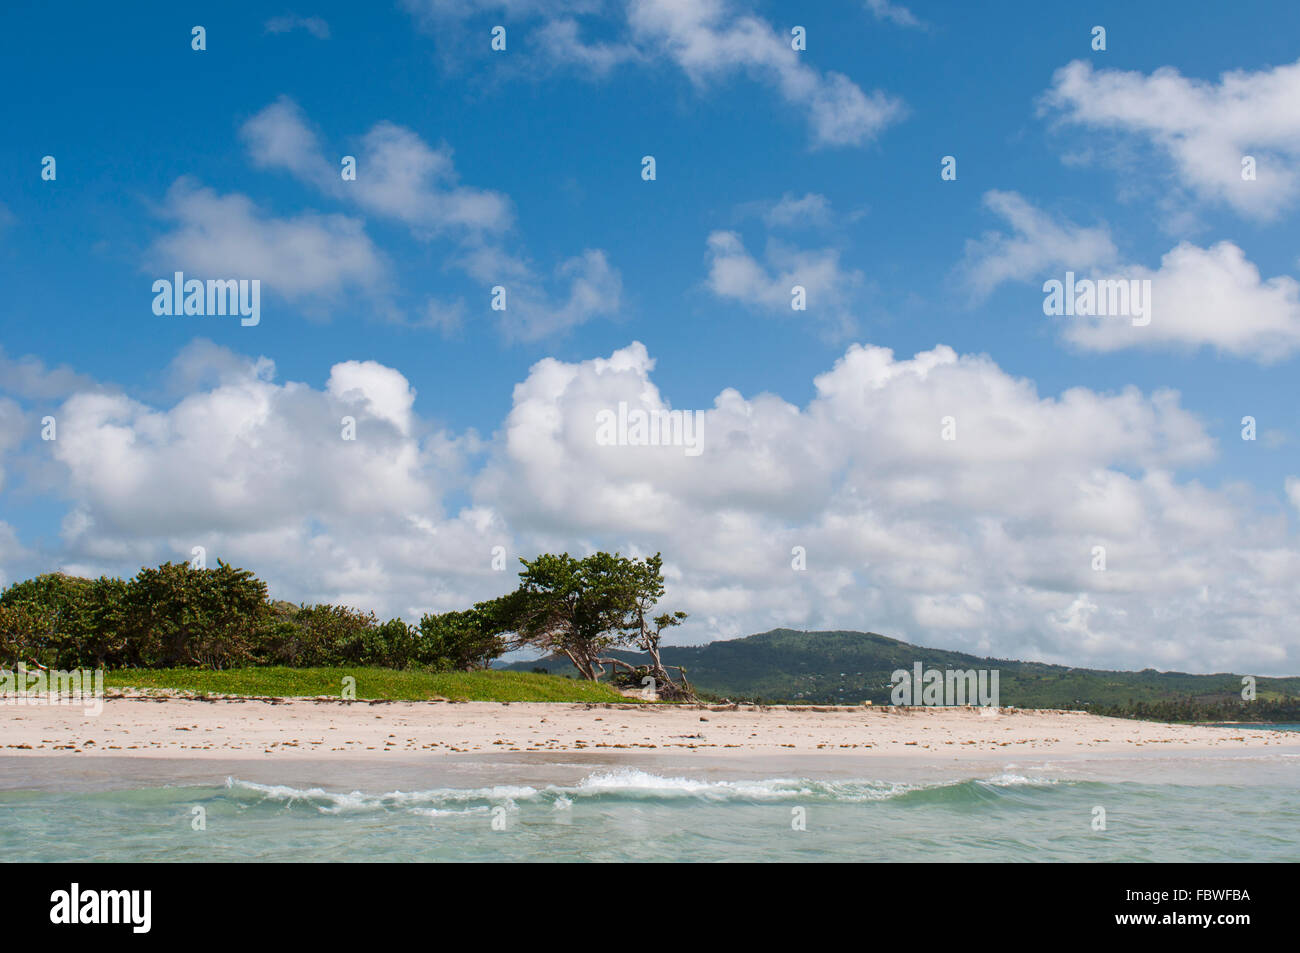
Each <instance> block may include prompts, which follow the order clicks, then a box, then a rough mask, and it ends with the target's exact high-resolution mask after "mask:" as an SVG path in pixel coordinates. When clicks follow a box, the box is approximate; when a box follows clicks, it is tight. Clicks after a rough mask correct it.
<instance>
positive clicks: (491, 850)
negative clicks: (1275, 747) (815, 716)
mask: <svg viewBox="0 0 1300 953" xmlns="http://www.w3.org/2000/svg"><path fill="white" fill-rule="evenodd" d="M1267 727H1272V728H1283V729H1285V730H1290V731H1300V725H1270V726H1267ZM707 757H708V756H707V755H700V756H699V758H695V757H690V756H687V755H671V756H669V755H663V756H657V757H656V756H651V755H646V756H637V755H629V756H626V757H611V756H610V755H608V754H603V755H602V754H594V753H588V752H572V753H563V754H561V753H545V754H537V755H531V754H522V753H521V754H512V755H483V756H478V755H467V756H464V757H462V758H450V757H446V756H442V757H439V758H430V759H428V760H423V761H405V760H403V761H392V762H388V761H385V762H381V763H374V761H375V759H369V760H361V759H356V760H342V759H335V760H330V761H324V760H296V759H283V760H270V759H268V760H266V761H256V760H241V761H236V760H230V761H223V760H217V759H213V760H207V759H170V758H162V757H159V758H116V757H106V756H92V757H87V758H82V757H80V756H67V757H59V756H53V757H45V756H13V755H10V756H0V861H5V862H12V861H49V862H60V861H78V862H86V861H91V862H93V861H169V862H175V861H180V862H186V861H201V862H211V861H215V862H221V861H266V862H333V863H339V862H342V863H347V862H359V861H399V862H421V861H442V862H456V861H461V862H465V861H471V862H472V861H482V862H502V861H504V862H531V861H574V862H593V861H595V862H614V861H651V862H654V861H674V862H681V861H685V862H755V861H756V862H888V863H906V862H910V861H950V862H966V861H1008V862H1036V861H1084V862H1088V861H1099V862H1105V861H1139V862H1147V861H1155V862H1165V861H1195V862H1212V861H1228V862H1232V861H1242V862H1288V861H1289V862H1295V861H1300V755H1297V754H1294V753H1284V752H1281V751H1279V752H1265V751H1260V750H1259V749H1255V750H1253V751H1251V752H1248V753H1233V754H1223V755H1219V754H1217V753H1215V754H1213V755H1205V754H1195V755H1193V754H1185V755H1177V754H1170V755H1147V754H1142V755H1137V754H1136V753H1134V754H1128V753H1126V754H1124V755H1117V756H1109V757H1096V756H1092V757H1079V758H1067V759H1060V760H1050V761H1046V760H1045V761H1033V760H1017V761H999V760H996V759H994V758H991V757H989V758H984V759H980V758H967V759H960V760H957V761H954V762H952V763H948V764H943V763H937V762H928V761H926V760H925V759H920V758H906V759H904V758H894V759H890V758H885V757H869V756H856V755H849V754H845V755H839V754H832V755H825V756H823V755H821V754H818V755H800V756H790V757H775V756H749V755H743V754H742V755H735V756H732V757H726V758H715V759H711V760H700V758H707Z"/></svg>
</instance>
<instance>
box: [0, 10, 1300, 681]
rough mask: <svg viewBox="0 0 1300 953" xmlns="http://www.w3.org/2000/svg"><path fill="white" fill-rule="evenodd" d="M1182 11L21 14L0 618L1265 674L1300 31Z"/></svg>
mask: <svg viewBox="0 0 1300 953" xmlns="http://www.w3.org/2000/svg"><path fill="white" fill-rule="evenodd" d="M1135 7H1136V9H1135ZM1173 10H1174V8H1173V7H1170V6H1166V5H1163V4H1143V5H1134V4H1130V3H1106V2H1099V3H1077V4H1070V5H1068V6H1067V5H1060V6H1059V7H1058V6H1056V5H1043V4H1041V3H1031V2H1004V3H998V4H988V5H985V4H969V3H957V2H953V3H946V2H945V3H938V2H936V3H927V4H922V3H920V2H913V3H910V4H908V5H903V4H900V3H895V2H893V0H850V2H843V3H840V2H827V3H818V4H793V3H773V2H766V3H755V2H745V0H730V2H724V0H692V2H688V0H629V2H615V0H551V2H541V0H505V2H482V0H399V2H396V3H392V4H385V3H382V2H381V3H376V4H371V5H361V4H350V3H348V4H344V3H330V2H318V3H313V4H310V5H308V4H302V5H299V6H295V7H287V8H285V9H282V10H281V9H279V8H274V9H268V8H267V7H266V6H265V5H260V4H259V5H254V4H243V3H229V4H221V5H210V6H209V5H190V4H165V3H139V4H130V5H127V6H125V7H119V8H114V9H112V10H108V9H105V8H103V7H102V6H97V5H89V4H86V5H75V4H74V5H72V6H71V7H59V8H57V9H56V8H51V7H49V6H48V5H34V4H33V5H26V6H24V7H21V8H18V9H11V10H6V12H5V13H4V15H3V16H4V21H5V27H6V29H4V30H3V31H0V77H3V79H4V81H5V87H6V89H8V90H9V91H10V94H9V96H8V97H7V101H6V105H5V123H6V127H7V128H6V135H5V136H4V137H3V139H0V287H2V288H3V290H4V294H3V296H2V297H0V585H7V584H10V583H12V582H14V581H16V580H19V579H23V578H27V577H29V576H32V575H35V574H37V573H40V572H48V571H53V570H56V569H57V570H62V571H65V572H71V573H78V574H83V575H99V574H104V573H106V574H110V575H131V574H133V573H134V572H136V571H137V570H138V569H139V568H140V567H141V566H142V565H157V564H159V563H161V562H164V561H167V560H174V561H178V560H189V559H191V558H192V556H193V553H194V550H195V547H201V548H202V551H203V553H204V555H205V557H206V559H207V560H208V561H209V562H211V563H215V561H216V560H217V559H222V560H225V561H227V562H231V563H234V564H236V565H240V566H245V567H247V568H251V569H253V570H255V571H256V572H257V573H258V574H259V575H260V576H261V577H262V578H264V579H266V580H267V582H268V584H269V585H270V588H271V593H272V596H273V597H274V598H278V599H288V600H290V601H293V602H308V603H310V602H317V601H333V602H344V603H347V604H351V605H355V606H358V607H362V608H365V609H373V610H375V611H376V612H377V613H379V614H380V615H381V616H402V617H404V618H407V619H410V620H413V621H414V620H416V619H418V618H419V616H420V615H421V614H422V613H425V612H430V611H445V610H449V609H456V608H464V607H466V606H468V605H470V604H471V603H472V602H474V601H476V600H479V599H483V598H487V597H491V596H495V595H499V594H501V593H503V592H506V591H508V590H509V589H511V588H513V584H514V572H515V571H516V569H517V560H518V558H519V557H521V556H524V557H531V556H533V555H535V554H537V553H539V552H559V551H568V552H571V553H573V554H575V555H579V554H586V553H589V552H593V551H596V550H601V549H603V550H608V551H618V552H621V553H623V554H625V555H634V556H641V555H648V554H653V553H655V552H662V553H663V555H664V559H665V567H666V570H665V571H666V577H667V582H668V592H667V596H666V598H665V601H664V602H663V603H662V605H663V606H664V607H665V608H666V609H682V610H685V611H687V612H689V613H690V618H689V620H688V622H687V623H686V624H685V625H684V626H682V627H681V628H680V629H679V630H676V631H675V632H674V639H673V640H674V641H677V642H682V643H691V644H697V643H702V642H708V641H713V640H716V639H728V638H736V637H740V636H744V635H748V634H751V633H754V632H759V631H764V630H767V629H770V628H774V627H791V628H798V629H836V628H839V629H856V630H869V631H875V632H880V633H882V634H885V635H889V636H892V637H895V638H900V639H905V640H907V641H911V642H914V643H918V644H922V645H930V646H936V647H943V648H952V649H959V650H965V651H970V652H975V653H977V654H981V655H993V656H998V657H1007V658H1021V659H1033V660H1041V661H1048V662H1057V663H1063V664H1070V665H1080V666H1090V667H1107V668H1146V667H1153V668H1158V669H1178V670H1183V671H1195V672H1215V671H1227V670H1233V671H1244V672H1252V673H1255V674H1260V675H1275V674H1295V673H1297V672H1300V625H1298V624H1297V623H1296V620H1297V619H1300V584H1298V582H1300V535H1298V533H1297V524H1298V523H1300V423H1298V421H1297V407H1298V406H1300V401H1298V400H1297V397H1298V396H1300V384H1298V383H1297V373H1296V372H1297V366H1298V362H1300V284H1297V275H1300V241H1298V240H1297V239H1300V227H1298V225H1297V211H1298V210H1300V48H1298V47H1300V43H1298V42H1297V41H1298V40H1300V7H1297V6H1296V5H1295V4H1293V3H1288V2H1281V0H1279V2H1263V0H1242V2H1238V3H1234V4H1230V5H1225V4H1217V3H1209V2H1188V3H1183V4H1179V5H1178V6H1177V14H1176V16H1175V15H1174V14H1173ZM498 28H500V29H498ZM348 158H350V159H351V160H352V165H351V168H352V169H353V170H354V171H355V175H354V176H353V175H350V174H349V172H348V170H349V163H348ZM649 159H652V160H653V163H652V165H653V174H651V163H650V162H649V161H647V160H649ZM177 271H179V272H182V273H183V275H184V276H185V278H187V279H195V278H196V279H199V280H200V281H207V280H222V281H224V280H234V281H239V280H244V281H246V282H252V281H254V280H255V281H257V282H258V283H259V284H258V288H259V295H260V297H259V299H258V301H259V304H258V310H257V313H256V320H255V322H254V321H253V320H252V319H251V318H250V319H249V320H247V321H245V320H241V318H240V316H238V315H235V316H232V315H229V314H208V313H201V314H171V313H162V314H159V313H156V312H157V311H158V310H159V306H158V305H157V304H156V299H157V298H158V297H159V295H158V294H157V293H156V291H155V282H158V281H160V280H167V281H170V280H172V278H173V276H174V274H175V273H176V272H177ZM1067 275H1072V276H1073V280H1074V281H1076V282H1078V281H1083V282H1088V281H1099V282H1114V283H1119V282H1122V283H1123V286H1122V288H1123V290H1124V291H1125V292H1129V293H1130V294H1131V297H1130V298H1129V300H1128V302H1127V303H1126V304H1124V305H1123V307H1119V308H1118V312H1119V313H1114V312H1115V311H1116V308H1112V309H1111V313H1100V314H1099V313H1087V306H1086V303H1083V304H1080V303H1079V302H1077V301H1072V303H1073V304H1080V307H1077V308H1071V309H1068V312H1069V313H1062V314H1048V313H1046V311H1047V310H1050V309H1049V308H1047V307H1046V299H1047V298H1048V297H1049V289H1050V287H1051V286H1050V284H1049V283H1050V282H1052V281H1058V282H1061V284H1062V286H1064V285H1065V283H1066V282H1067V280H1070V279H1068V278H1067ZM249 287H251V285H250V286H249ZM1115 287H1118V285H1117V284H1116V285H1112V286H1111V288H1112V291H1113V290H1114V288H1115ZM799 289H801V291H800V290H799ZM162 297H164V298H166V297H168V296H167V295H162ZM1103 297H1104V296H1103ZM800 299H801V301H800ZM1118 300H1119V299H1116V301H1118ZM798 303H802V305H803V307H802V308H798V307H796V304H798ZM494 304H495V305H496V307H494ZM502 305H504V307H501V306H502ZM164 310H166V309H164ZM1094 310H1096V309H1094ZM1102 310H1104V309H1102ZM620 405H622V406H623V414H622V416H621V417H620V415H619V408H620ZM669 410H672V411H682V412H685V413H686V414H687V416H686V417H685V418H684V419H685V420H688V421H693V422H695V425H696V428H697V429H696V430H695V431H694V432H693V437H694V438H697V439H696V441H695V443H694V445H687V442H686V440H685V437H683V432H682V431H677V432H675V433H673V434H669V435H668V437H669V438H670V439H666V440H665V441H664V442H665V443H666V444H667V445H659V446H647V445H641V444H643V443H644V441H642V440H641V436H642V433H641V432H640V431H638V430H637V429H636V427H635V422H634V418H635V414H636V412H637V411H642V412H646V413H649V412H651V411H654V412H660V411H664V412H666V411H669ZM629 413H631V414H632V416H629ZM602 415H603V416H602ZM1246 418H1249V421H1248V420H1247V419H1246ZM602 419H604V420H606V421H608V420H610V419H613V420H614V421H615V427H616V430H615V431H613V432H612V433H613V436H612V437H611V436H610V433H611V432H606V431H604V430H602V428H601V427H600V426H599V421H601V420H602ZM349 421H350V422H351V423H350V424H349V423H348V422H349ZM629 421H630V422H631V423H628V426H627V427H625V428H624V429H622V430H617V427H618V426H621V423H622V422H629ZM686 435H687V436H691V435H692V433H691V432H690V431H687V432H686ZM679 438H680V439H679Z"/></svg>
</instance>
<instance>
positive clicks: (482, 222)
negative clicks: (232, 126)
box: [240, 96, 513, 237]
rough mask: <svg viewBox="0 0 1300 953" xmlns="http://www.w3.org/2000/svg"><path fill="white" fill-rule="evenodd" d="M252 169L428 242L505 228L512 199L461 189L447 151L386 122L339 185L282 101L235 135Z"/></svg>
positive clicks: (309, 133) (304, 125)
mask: <svg viewBox="0 0 1300 953" xmlns="http://www.w3.org/2000/svg"><path fill="white" fill-rule="evenodd" d="M240 135H241V136H242V138H243V139H244V142H245V144H246V145H247V146H248V150H249V154H250V156H251V157H252V159H253V162H254V164H255V165H257V166H260V167H262V168H280V169H284V170H286V171H288V172H290V173H291V174H293V175H294V176H296V177H297V178H299V179H301V180H303V181H305V182H307V183H309V184H310V185H312V186H314V187H315V188H317V189H320V190H321V191H322V192H324V193H326V194H327V195H330V196H332V197H334V198H337V199H343V200H348V201H352V202H355V203H356V204H357V205H358V206H360V207H361V208H363V209H364V210H366V211H367V212H370V213H372V214H374V215H379V216H381V217H384V218H388V219H394V220H396V221H399V222H402V223H404V224H406V225H408V226H410V227H411V228H412V229H415V230H417V231H418V232H420V233H421V234H422V235H423V236H425V237H431V236H433V235H438V234H441V233H443V232H447V231H452V232H456V233H457V234H462V235H463V234H468V235H471V236H481V235H483V234H486V233H496V232H501V231H503V230H505V229H507V228H509V227H510V225H511V222H512V217H513V212H512V209H511V206H510V202H509V200H508V199H507V198H506V197H505V196H503V195H501V194H500V193H498V192H493V191H491V190H487V189H478V188H474V187H471V186H466V185H461V184H460V182H459V174H458V173H457V171H456V166H455V163H454V162H453V160H452V153H451V149H450V148H449V147H447V146H445V145H444V146H441V147H440V148H437V149H434V148H432V147H431V146H429V145H428V144H427V143H426V142H425V141H424V140H423V139H421V138H420V137H419V136H418V135H416V134H415V133H414V132H412V131H411V130H409V129H406V128H404V127H402V126H398V125H396V124H394V123H391V122H380V123H377V124H376V125H375V126H374V127H373V128H371V130H370V131H369V132H368V133H366V135H365V137H364V138H363V140H362V143H361V145H362V148H361V149H360V150H359V152H358V154H357V157H356V158H357V177H356V179H355V180H354V181H344V180H343V178H342V175H341V174H340V173H341V166H340V165H339V164H338V163H337V162H333V161H331V160H329V159H327V158H326V157H325V154H324V152H323V150H322V149H321V147H320V144H319V142H318V140H317V137H316V133H315V132H314V131H313V130H312V128H311V126H310V125H309V123H308V121H307V117H306V116H305V115H304V114H303V112H302V110H301V109H300V108H299V106H298V105H297V103H295V102H294V101H293V100H291V99H289V98H287V97H284V96H282V97H280V98H279V99H278V100H276V101H275V102H274V103H272V104H271V105H269V106H267V107H266V108H265V109H263V110H262V111H261V112H259V113H257V114H256V115H255V116H253V117H252V118H251V119H249V120H248V122H246V123H245V124H244V126H243V128H242V129H241V130H240Z"/></svg>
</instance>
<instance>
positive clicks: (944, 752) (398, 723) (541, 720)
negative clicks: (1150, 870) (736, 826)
mask: <svg viewBox="0 0 1300 953" xmlns="http://www.w3.org/2000/svg"><path fill="white" fill-rule="evenodd" d="M1285 749H1291V750H1292V751H1294V752H1295V753H1300V735H1297V734H1296V733H1294V732H1281V731H1273V730H1268V729H1264V728H1246V727H1216V726H1210V725H1199V724H1197V725H1183V724H1165V723H1160V722H1148V721H1137V720H1131V719H1122V718H1109V717H1103V716H1099V715H1090V714H1087V713H1084V712H1071V711H1063V710H1053V709H1005V708H1004V709H981V708H892V707H886V706H846V707H838V706H829V705H795V706H744V705H737V706H732V705H689V706H686V705H683V706H677V705H671V706H670V705H645V704H626V705H624V704H617V703H608V704H606V703H559V702H396V701H373V702H372V701H355V702H344V701H339V700H337V699H304V698H286V699H250V698H236V697H222V698H216V697H208V698H205V699H202V700H199V699H193V698H183V697H175V696H166V695H163V696H159V695H129V696H110V697H108V698H106V699H105V700H104V703H103V712H102V713H101V714H99V715H97V716H86V715H84V714H83V710H82V709H81V708H80V707H74V706H48V705H45V706H0V755H9V756H17V757H23V758H30V757H56V756H63V757H68V758H72V757H77V758H78V759H87V758H101V757H106V756H116V757H125V758H158V757H168V758H182V759H212V758H221V759H235V760H238V759H248V760H257V761H270V760H301V759H316V760H325V761H331V760H334V761H343V760H347V761H354V760H356V761H376V760H383V761H396V760H398V759H399V758H403V759H407V758H411V757H417V758H434V759H447V758H451V757H456V756H464V755H483V754H512V755H513V754H547V753H577V752H589V753H599V754H605V755H611V756H615V757H618V756H624V755H632V754H639V755H651V754H656V753H658V754H680V755H689V756H696V755H706V756H707V758H706V759H700V760H701V762H703V761H704V760H707V761H710V762H712V761H714V760H716V759H718V758H721V759H724V760H731V759H732V758H735V757H736V756H742V755H805V756H807V755H815V756H818V757H824V756H826V755H844V754H849V755H856V756H858V757H859V758H860V759H866V760H870V759H877V758H882V757H889V758H905V759H919V760H921V761H927V760H930V761H935V762H936V763H940V762H946V763H951V762H953V761H965V760H986V759H988V758H989V757H993V758H1017V757H1025V756H1030V757H1032V758H1035V759H1040V758H1041V759H1046V758H1062V757H1075V756H1088V755H1107V756H1110V755H1116V754H1123V753H1139V752H1143V753H1147V754H1151V755H1158V754H1160V753H1165V752H1187V753H1209V752H1215V753H1220V752H1222V753H1228V752H1265V751H1269V752H1281V751H1284V750H1285ZM837 760H838V759H837Z"/></svg>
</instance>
